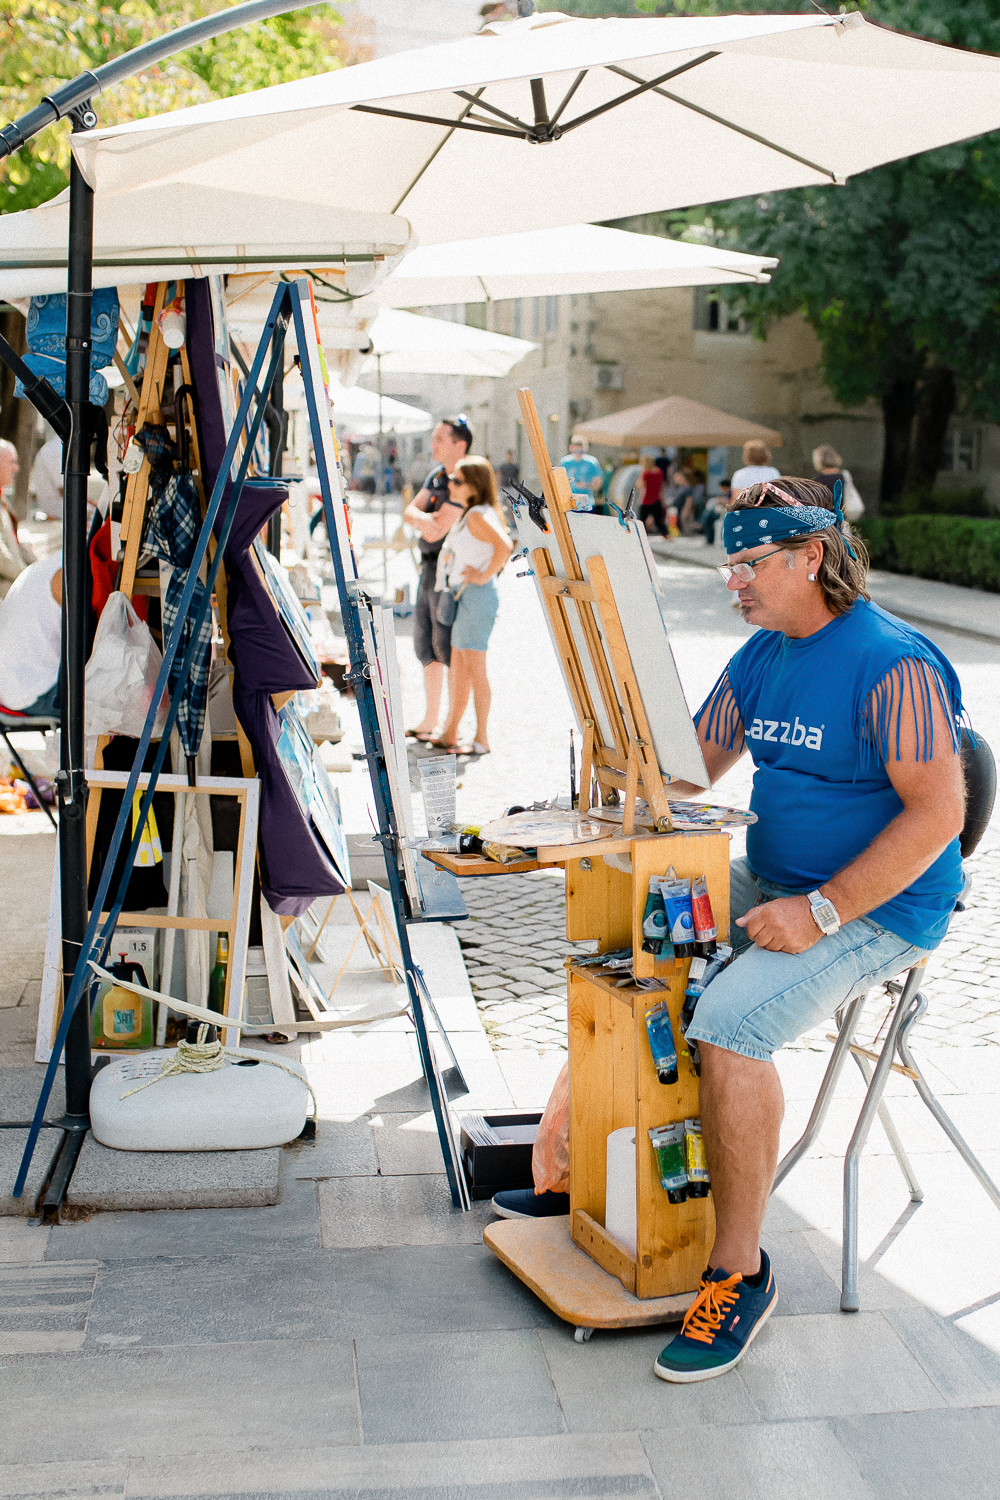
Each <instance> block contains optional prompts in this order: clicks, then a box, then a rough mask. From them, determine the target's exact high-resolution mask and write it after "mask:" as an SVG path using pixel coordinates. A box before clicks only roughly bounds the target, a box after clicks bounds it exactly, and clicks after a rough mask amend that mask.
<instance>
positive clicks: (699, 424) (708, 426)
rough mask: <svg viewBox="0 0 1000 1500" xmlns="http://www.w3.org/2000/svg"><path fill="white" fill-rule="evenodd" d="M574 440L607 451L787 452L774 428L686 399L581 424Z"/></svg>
mask: <svg viewBox="0 0 1000 1500" xmlns="http://www.w3.org/2000/svg"><path fill="white" fill-rule="evenodd" d="M573 434H574V436H575V437H582V438H585V439H586V440H587V442H588V443H597V444H599V445H600V446H602V447H605V448H642V447H653V446H656V447H659V448H739V447H741V446H742V445H743V443H749V442H758V443H766V444H767V446H768V447H769V448H780V447H781V433H780V432H775V431H774V430H773V428H771V427H761V426H760V425H759V424H758V423H757V422H748V421H746V419H745V418H743V417H733V416H730V415H729V413H728V412H724V411H716V410H715V409H714V408H713V407H711V406H702V404H701V402H700V401H689V400H688V398H687V397H686V396H667V397H666V398H665V399H664V400H662V401H650V402H648V403H647V404H646V405H645V406H631V407H629V408H628V410H627V411H616V412H612V413H611V414H610V416H607V417H594V418H593V420H592V421H590V422H577V423H576V425H575V427H574V428H573Z"/></svg>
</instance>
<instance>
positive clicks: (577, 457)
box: [556, 436, 604, 510]
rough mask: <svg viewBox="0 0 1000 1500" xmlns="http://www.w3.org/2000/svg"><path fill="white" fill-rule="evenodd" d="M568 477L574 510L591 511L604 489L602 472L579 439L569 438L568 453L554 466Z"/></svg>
mask: <svg viewBox="0 0 1000 1500" xmlns="http://www.w3.org/2000/svg"><path fill="white" fill-rule="evenodd" d="M556 468H557V469H565V470H566V473H567V474H568V475H569V487H570V489H571V490H572V491H573V500H574V509H575V510H593V509H594V506H595V504H596V501H597V496H598V495H599V494H601V492H602V491H603V489H604V470H603V469H602V468H601V466H600V464H599V463H598V462H597V459H596V458H593V457H592V456H591V455H590V454H589V453H588V452H587V445H586V443H585V442H584V441H583V438H580V437H576V436H574V437H571V438H570V440H569V452H568V453H567V454H566V455H565V457H563V458H561V459H560V460H559V462H558V464H556Z"/></svg>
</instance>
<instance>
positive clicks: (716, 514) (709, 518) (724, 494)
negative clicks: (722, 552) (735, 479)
mask: <svg viewBox="0 0 1000 1500" xmlns="http://www.w3.org/2000/svg"><path fill="white" fill-rule="evenodd" d="M732 489H733V484H732V480H731V479H720V480H719V493H718V494H717V495H710V496H709V498H708V499H707V500H706V501H705V508H704V510H703V511H702V513H701V529H702V533H703V535H704V537H705V542H706V544H707V546H709V547H714V546H715V527H716V523H717V522H718V520H719V518H720V516H724V515H725V513H726V511H727V510H728V509H729V501H730V499H731V497H732Z"/></svg>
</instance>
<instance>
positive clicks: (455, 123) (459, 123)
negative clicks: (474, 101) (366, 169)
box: [351, 104, 527, 213]
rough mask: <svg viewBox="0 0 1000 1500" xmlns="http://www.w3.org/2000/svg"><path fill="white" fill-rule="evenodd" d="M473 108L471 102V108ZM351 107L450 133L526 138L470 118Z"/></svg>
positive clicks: (359, 105)
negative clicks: (466, 132)
mask: <svg viewBox="0 0 1000 1500" xmlns="http://www.w3.org/2000/svg"><path fill="white" fill-rule="evenodd" d="M471 108H472V106H471V104H470V105H469V109H471ZM351 109H354V110H357V112H358V113H359V114H362V115H388V116H389V118H390V120H416V122H417V124H418V125H445V126H447V128H448V135H450V134H451V132H452V131H453V130H475V131H478V132H479V134H480V135H506V136H510V137H511V139H513V140H515V141H521V140H523V139H524V130H505V129H504V127H503V126H502V125H473V124H472V123H471V122H470V121H469V120H467V119H464V118H463V119H461V120H446V119H443V118H442V117H441V116H440V115H417V114H411V113H410V112H409V110H405V109H379V108H378V107H377V106H376V105H374V104H352V105H351ZM466 113H468V111H466ZM526 128H527V127H526ZM445 139H447V137H445ZM443 145H444V141H442V142H441V146H443ZM441 146H439V147H438V150H440V149H441ZM435 154H436V153H435ZM407 192H409V188H407ZM404 196H405V195H404ZM395 212H396V210H395V209H393V213H395Z"/></svg>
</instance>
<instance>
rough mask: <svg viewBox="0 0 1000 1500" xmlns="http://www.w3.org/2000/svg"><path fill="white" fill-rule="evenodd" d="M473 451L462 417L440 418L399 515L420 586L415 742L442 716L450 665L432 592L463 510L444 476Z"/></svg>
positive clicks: (447, 631)
mask: <svg viewBox="0 0 1000 1500" xmlns="http://www.w3.org/2000/svg"><path fill="white" fill-rule="evenodd" d="M471 448H472V429H471V428H470V427H469V423H468V420H467V418H466V417H465V416H464V415H463V416H458V417H445V419H444V421H443V422H439V423H438V424H437V426H436V427H435V429H434V431H433V432H432V433H431V457H432V458H433V459H434V468H433V469H432V470H431V472H430V473H429V474H428V476H427V478H426V479H425V480H424V482H423V486H422V487H421V489H420V492H419V493H418V494H416V495H414V497H413V499H412V500H411V501H410V504H409V505H408V506H407V507H406V509H405V510H404V511H403V520H404V521H406V522H408V523H409V525H410V526H413V527H414V528H415V529H416V530H417V531H418V532H419V533H420V542H419V547H420V582H419V584H418V585H417V598H416V603H415V604H414V607H413V649H414V651H415V652H416V653H417V660H418V661H419V662H420V665H421V666H422V667H423V669H424V692H425V694H426V696H427V707H426V711H425V713H424V716H423V718H422V719H421V721H420V723H419V724H418V725H417V726H416V727H415V728H414V729H408V730H407V731H406V732H407V734H408V735H411V736H412V737H413V738H414V739H418V740H422V741H425V742H426V741H429V740H432V739H433V738H434V735H435V732H436V730H437V726H438V722H439V719H440V715H441V693H442V689H443V688H444V674H445V672H446V671H447V669H448V666H449V664H450V662H451V627H450V626H449V625H442V624H441V623H440V622H439V620H438V618H437V601H438V596H437V593H436V592H435V589H434V577H435V574H436V572H437V562H438V553H439V552H440V551H441V547H442V544H443V543H444V539H445V537H446V536H447V535H448V532H449V531H450V530H451V528H452V527H453V526H454V524H455V522H456V521H457V520H458V518H459V516H460V515H461V514H462V506H461V505H460V504H459V503H458V501H456V500H452V498H451V496H450V494H449V487H448V475H449V474H450V473H451V471H452V469H453V468H454V467H455V465H456V464H457V463H458V461H459V459H460V458H464V457H465V456H466V454H467V453H468V452H469V451H470V450H471Z"/></svg>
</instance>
